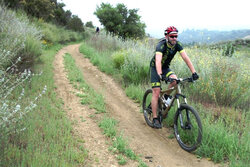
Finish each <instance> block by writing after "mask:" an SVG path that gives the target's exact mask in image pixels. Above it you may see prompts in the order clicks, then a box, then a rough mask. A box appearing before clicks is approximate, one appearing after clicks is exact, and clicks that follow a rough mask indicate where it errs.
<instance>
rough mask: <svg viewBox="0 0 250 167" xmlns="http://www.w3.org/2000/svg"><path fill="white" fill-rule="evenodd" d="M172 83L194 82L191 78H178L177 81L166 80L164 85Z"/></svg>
mask: <svg viewBox="0 0 250 167" xmlns="http://www.w3.org/2000/svg"><path fill="white" fill-rule="evenodd" d="M174 81H176V83H177V84H179V83H182V82H194V80H193V78H192V77H188V78H178V79H174V78H167V79H166V80H165V82H166V83H167V82H170V83H172V82H174Z"/></svg>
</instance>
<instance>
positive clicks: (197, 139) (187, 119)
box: [174, 104, 202, 152]
mask: <svg viewBox="0 0 250 167" xmlns="http://www.w3.org/2000/svg"><path fill="white" fill-rule="evenodd" d="M174 131H175V137H176V140H177V142H178V143H179V145H180V146H181V148H183V149H184V150H186V151H188V152H191V151H194V150H196V149H197V148H198V146H199V145H200V143H201V140H202V124H201V120H200V117H199V114H198V113H197V111H195V109H194V108H193V107H191V106H189V105H187V104H181V106H180V108H179V109H178V111H177V112H176V114H175V119H174Z"/></svg>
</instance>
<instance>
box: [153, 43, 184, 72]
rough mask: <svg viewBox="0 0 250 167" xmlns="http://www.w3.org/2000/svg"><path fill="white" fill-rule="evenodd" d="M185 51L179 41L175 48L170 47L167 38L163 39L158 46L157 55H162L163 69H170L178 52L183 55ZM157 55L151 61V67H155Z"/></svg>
mask: <svg viewBox="0 0 250 167" xmlns="http://www.w3.org/2000/svg"><path fill="white" fill-rule="evenodd" d="M183 51H184V49H183V47H182V45H181V43H180V42H179V41H177V43H176V44H175V45H174V46H170V44H168V42H167V40H166V38H163V39H161V40H160V42H159V43H158V44H157V46H156V50H155V55H156V53H160V54H161V55H162V61H161V65H162V69H166V68H169V65H170V62H171V61H172V59H173V58H174V56H175V54H176V53H177V52H180V53H181V52H183ZM155 55H154V57H153V58H152V60H151V63H150V65H151V67H154V66H155Z"/></svg>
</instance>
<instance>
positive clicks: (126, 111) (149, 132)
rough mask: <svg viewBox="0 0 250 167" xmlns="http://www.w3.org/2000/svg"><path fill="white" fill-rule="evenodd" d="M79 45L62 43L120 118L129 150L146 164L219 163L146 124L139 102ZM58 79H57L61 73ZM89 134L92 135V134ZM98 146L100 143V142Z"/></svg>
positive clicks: (196, 166)
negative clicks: (89, 57) (186, 149)
mask: <svg viewBox="0 0 250 167" xmlns="http://www.w3.org/2000/svg"><path fill="white" fill-rule="evenodd" d="M79 46H80V44H76V45H70V46H67V47H65V48H64V49H63V50H64V51H66V52H67V53H70V54H71V56H72V57H73V58H74V59H75V61H76V64H77V66H78V68H79V69H80V70H81V71H82V73H83V76H84V80H85V81H86V82H87V83H88V85H90V86H91V87H92V88H93V89H95V90H96V91H97V92H98V93H101V94H102V95H103V96H104V98H105V103H106V105H107V112H108V113H109V115H110V116H111V117H113V118H114V119H116V120H118V121H119V130H120V131H121V132H123V134H124V137H125V138H127V139H128V141H129V145H130V148H132V150H134V151H135V153H136V154H137V155H141V156H142V159H143V158H144V157H152V158H151V159H150V162H149V160H147V159H145V160H144V161H145V162H147V164H148V166H150V167H157V166H160V167H177V166H178V167H216V166H219V165H218V164H214V163H213V162H211V161H207V160H206V159H197V158H196V157H195V155H193V154H190V153H188V152H186V151H184V150H182V149H181V148H180V147H179V145H178V143H177V142H176V140H175V139H168V138H167V137H168V136H169V135H170V130H169V129H167V128H163V129H153V128H150V127H149V126H147V124H146V123H145V120H144V118H143V114H142V113H140V110H141V107H140V106H139V104H137V103H134V102H133V101H132V100H130V99H129V98H128V97H127V96H126V94H125V93H124V91H123V89H122V88H121V86H120V85H119V84H117V83H116V82H114V80H113V79H112V78H111V77H110V76H108V75H106V74H104V73H102V72H100V71H99V70H98V69H97V67H95V66H93V65H92V64H91V63H90V61H89V60H88V59H86V58H84V57H83V55H82V54H81V53H80V52H79ZM58 59H61V58H60V56H56V58H55V62H56V63H58V64H59V63H60V62H58ZM55 68H56V66H55ZM56 73H59V74H60V73H62V71H55V75H56ZM55 78H56V77H55ZM57 79H60V76H59V78H57ZM57 79H55V80H57ZM57 84H59V83H57ZM64 89H65V88H64ZM61 91H62V90H61ZM65 91H68V90H64V92H65ZM69 91H70V90H69ZM59 92H60V90H59ZM65 100H66V101H65V103H68V102H67V99H65ZM68 100H69V99H68ZM78 103H79V101H78ZM69 104H70V103H69ZM79 104H80V103H79ZM74 105H77V104H74ZM71 107H73V106H71ZM77 110H78V109H74V110H71V111H74V113H71V115H74V114H77V113H78V112H81V111H77ZM71 111H70V112H71ZM86 114H88V113H86ZM83 126H85V125H83ZM97 131H98V130H97ZM99 131H100V130H99ZM100 133H101V132H100ZM82 137H83V138H85V136H84V134H82ZM92 138H93V139H94V138H95V135H94V134H93V136H92ZM95 139H97V140H99V139H98V136H96V138H95ZM87 142H92V141H86V143H87ZM104 145H105V144H104ZM98 146H101V147H102V145H101V144H100V145H98ZM111 164H112V163H110V165H109V166H111ZM128 165H129V164H128ZM134 165H135V164H130V166H134Z"/></svg>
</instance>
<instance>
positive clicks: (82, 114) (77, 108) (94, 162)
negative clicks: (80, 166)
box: [53, 46, 137, 167]
mask: <svg viewBox="0 0 250 167" xmlns="http://www.w3.org/2000/svg"><path fill="white" fill-rule="evenodd" d="M71 50H72V46H69V47H65V48H63V49H62V50H60V51H59V52H58V53H57V54H56V56H55V60H54V63H53V65H54V80H55V85H56V92H57V95H58V96H59V98H61V99H62V100H63V102H64V110H65V111H66V112H67V114H68V117H69V118H70V120H71V121H72V122H74V125H73V133H74V135H76V136H77V137H78V138H80V139H81V140H83V141H84V148H85V149H87V151H88V157H87V159H86V161H85V164H84V166H85V167H96V166H98V167H117V166H119V165H118V163H117V159H116V157H115V155H114V154H112V153H111V152H110V151H108V147H109V145H108V144H107V138H105V136H104V135H103V134H102V132H101V129H100V128H99V127H98V123H97V122H96V120H95V118H92V117H90V115H91V114H94V113H95V111H94V110H90V109H89V108H88V107H87V106H84V105H81V103H80V98H79V97H77V96H76V95H75V94H76V92H77V90H75V89H74V88H73V87H72V85H71V84H70V82H69V81H68V79H67V74H66V72H65V69H64V64H63V55H64V54H65V53H71ZM136 164H137V162H136V163H135V162H132V161H131V162H128V164H127V165H126V166H127V167H130V166H137V165H136Z"/></svg>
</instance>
